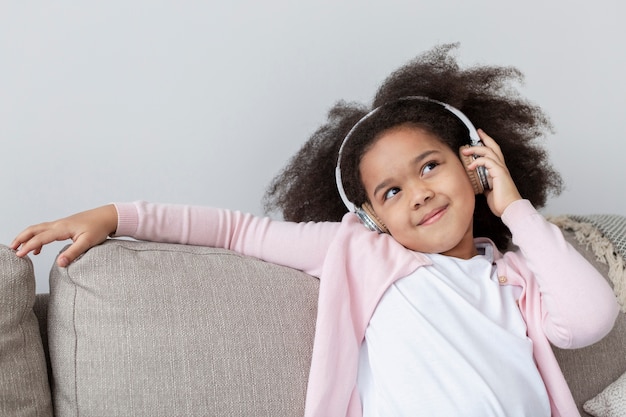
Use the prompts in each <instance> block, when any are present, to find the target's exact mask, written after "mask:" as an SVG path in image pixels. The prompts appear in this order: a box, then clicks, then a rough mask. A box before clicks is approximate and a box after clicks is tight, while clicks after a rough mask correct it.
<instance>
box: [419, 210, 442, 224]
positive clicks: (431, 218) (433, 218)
mask: <svg viewBox="0 0 626 417" xmlns="http://www.w3.org/2000/svg"><path fill="white" fill-rule="evenodd" d="M447 211H448V206H444V207H439V208H436V209H434V210H432V211H431V212H430V213H428V214H426V215H425V216H424V217H423V218H422V220H420V222H419V223H418V224H417V225H418V226H428V225H431V224H433V223H436V222H437V221H439V219H441V218H442V217H443V216H444V214H446V212H447Z"/></svg>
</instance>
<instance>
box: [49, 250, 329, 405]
mask: <svg viewBox="0 0 626 417" xmlns="http://www.w3.org/2000/svg"><path fill="white" fill-rule="evenodd" d="M318 285H319V283H318V280H317V279H315V278H312V277H310V276H308V275H306V274H304V273H301V272H298V271H295V270H291V269H287V268H284V267H280V266H277V265H272V264H268V263H264V262H261V261H259V260H256V259H253V258H247V257H243V256H241V255H238V254H235V253H233V252H229V251H225V250H221V249H211V248H201V247H195V246H183V245H169V244H155V243H146V242H133V241H118V240H110V241H108V242H105V243H104V244H103V245H100V246H97V247H95V248H92V249H91V250H90V251H88V252H87V253H86V254H85V255H83V256H82V257H81V258H80V259H79V260H77V261H76V262H74V263H73V264H71V265H70V266H69V267H68V268H57V267H55V268H54V269H53V271H52V275H51V283H50V287H51V293H50V304H49V308H48V315H49V319H50V326H49V335H48V337H49V345H50V355H51V361H52V364H53V369H54V382H55V392H54V404H55V413H56V414H57V415H59V416H66V415H85V416H130V415H132V416H139V417H140V416H253V415H254V416H272V417H274V416H285V417H287V416H289V417H292V416H297V415H302V414H303V412H304V400H305V391H306V381H307V377H308V372H309V367H310V360H311V346H312V343H313V333H314V327H315V317H316V301H317V288H318ZM277 289H280V290H277Z"/></svg>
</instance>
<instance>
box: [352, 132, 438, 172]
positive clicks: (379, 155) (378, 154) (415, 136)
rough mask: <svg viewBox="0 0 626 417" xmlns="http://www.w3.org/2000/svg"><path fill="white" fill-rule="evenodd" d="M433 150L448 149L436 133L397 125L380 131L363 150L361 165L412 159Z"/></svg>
mask: <svg viewBox="0 0 626 417" xmlns="http://www.w3.org/2000/svg"><path fill="white" fill-rule="evenodd" d="M429 150H435V151H440V152H443V151H445V150H450V148H449V147H448V145H447V144H445V143H444V142H443V141H442V140H441V139H440V138H439V137H438V136H437V135H435V134H433V133H431V132H429V131H427V130H426V129H423V128H420V127H416V126H406V125H405V126H398V127H395V128H392V129H389V130H387V131H385V132H383V133H381V134H380V135H379V136H378V137H377V138H376V139H375V140H374V142H373V143H372V145H371V146H370V147H369V149H367V150H366V151H365V153H364V154H363V157H362V159H361V168H362V167H363V165H369V164H371V163H375V165H376V163H383V164H390V163H394V162H401V161H402V160H404V159H413V158H415V156H416V155H417V154H420V153H422V152H426V151H429Z"/></svg>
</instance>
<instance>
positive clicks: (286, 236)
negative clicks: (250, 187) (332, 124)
mask: <svg viewBox="0 0 626 417" xmlns="http://www.w3.org/2000/svg"><path fill="white" fill-rule="evenodd" d="M338 225H339V224H338V223H289V222H280V221H273V220H271V219H269V218H261V217H255V216H252V215H249V214H243V213H240V212H232V211H228V210H222V209H215V208H209V207H198V206H184V205H168V204H153V203H146V202H136V203H126V204H117V205H113V204H110V205H106V206H102V207H98V208H95V209H92V210H88V211H84V212H81V213H77V214H74V215H72V216H69V217H65V218H63V219H59V220H56V221H52V222H46V223H41V224H37V225H33V226H30V227H28V228H26V229H25V230H24V231H23V232H21V233H20V234H19V235H18V236H17V237H16V238H15V239H14V240H13V242H12V243H11V245H10V246H11V247H12V248H13V249H14V250H17V252H16V254H17V256H20V257H21V256H25V255H27V254H28V253H30V252H33V253H34V254H35V255H37V254H39V253H40V252H41V249H42V247H43V246H44V245H46V244H48V243H50V242H54V241H62V240H67V239H71V240H72V241H73V243H72V244H71V245H70V246H69V247H68V248H67V249H66V250H65V251H64V252H63V253H62V254H60V255H59V257H58V258H57V263H58V265H59V266H61V267H66V266H68V265H69V264H70V263H71V262H73V261H74V260H75V259H76V258H77V257H78V256H80V255H81V254H83V253H84V252H86V251H87V250H88V249H89V248H91V247H93V246H95V245H97V244H99V243H102V242H103V241H105V240H106V239H107V238H108V237H109V236H111V235H115V236H128V237H133V238H135V239H140V240H149V241H154V242H172V243H182V244H189V245H202V246H212V247H220V248H225V249H231V250H234V251H237V252H240V253H242V254H245V255H249V256H254V257H257V258H260V259H263V260H265V261H268V262H273V263H277V264H281V265H285V266H289V267H292V268H296V269H300V270H302V271H305V272H307V273H309V274H311V275H315V276H319V274H320V272H321V265H322V263H323V260H324V257H325V255H326V249H327V248H328V245H329V244H330V241H331V240H332V238H333V237H334V235H335V233H336V231H337V229H338Z"/></svg>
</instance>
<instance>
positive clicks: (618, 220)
mask: <svg viewBox="0 0 626 417" xmlns="http://www.w3.org/2000/svg"><path fill="white" fill-rule="evenodd" d="M570 217H571V218H573V219H575V220H578V221H579V222H583V223H591V224H593V225H594V226H595V227H597V228H598V230H600V232H601V233H602V234H603V235H604V236H606V238H607V239H609V240H610V241H611V243H612V244H613V246H614V248H615V250H616V251H617V253H619V254H620V255H621V256H622V258H624V259H626V216H621V215H618V214H591V215H585V216H580V215H571V216H570Z"/></svg>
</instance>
